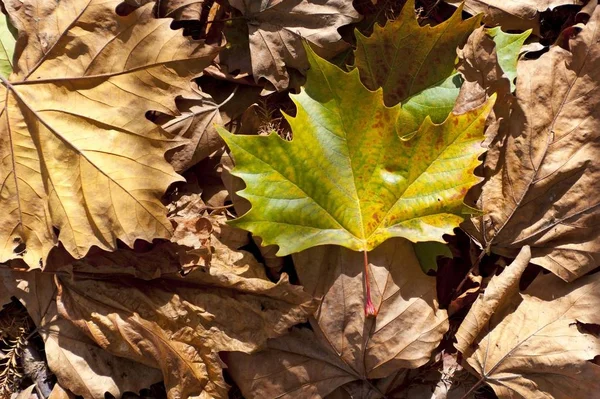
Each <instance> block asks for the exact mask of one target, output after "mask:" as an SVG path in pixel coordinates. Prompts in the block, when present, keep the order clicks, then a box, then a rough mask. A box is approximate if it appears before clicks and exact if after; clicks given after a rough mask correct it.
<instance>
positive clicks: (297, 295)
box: [57, 257, 313, 398]
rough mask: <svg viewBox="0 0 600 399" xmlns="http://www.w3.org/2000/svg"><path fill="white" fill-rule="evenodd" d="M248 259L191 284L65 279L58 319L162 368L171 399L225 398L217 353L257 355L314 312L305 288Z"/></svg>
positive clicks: (218, 267) (196, 275) (209, 271)
mask: <svg viewBox="0 0 600 399" xmlns="http://www.w3.org/2000/svg"><path fill="white" fill-rule="evenodd" d="M248 259H249V258H248V257H243V258H242V262H236V263H235V264H230V265H225V264H221V263H220V262H212V263H211V265H210V268H201V269H199V270H197V271H195V272H192V273H190V274H189V275H187V277H185V278H183V277H180V276H178V275H172V276H163V277H162V278H160V279H155V280H151V281H142V280H138V279H135V278H119V279H118V280H109V279H98V280H94V279H92V278H77V276H76V277H75V280H68V279H64V278H60V279H59V296H58V300H57V301H58V305H59V311H60V313H61V315H63V316H64V317H66V318H68V319H69V320H71V321H72V322H73V323H74V324H75V325H77V326H78V327H79V328H80V329H81V330H82V331H84V332H85V333H86V334H87V335H88V336H90V337H91V338H92V339H93V340H94V341H95V342H96V343H97V344H98V345H100V346H101V347H103V348H104V349H106V350H107V351H109V352H110V353H112V354H115V355H117V356H120V357H126V358H129V359H132V360H135V361H137V362H140V363H143V364H146V365H149V366H151V367H159V368H160V369H161V370H162V372H163V377H164V380H165V385H166V387H167V391H168V394H169V397H170V398H187V397H195V396H199V397H202V398H204V397H206V398H208V397H215V398H226V397H227V385H226V383H225V381H224V379H223V376H222V372H221V367H222V366H221V361H220V360H219V356H218V352H219V351H231V350H236V351H243V352H251V351H254V350H257V349H258V348H260V347H261V346H262V345H263V344H264V343H265V342H266V340H267V338H272V337H276V336H278V335H281V334H283V333H285V332H286V331H287V329H288V328H289V327H291V326H292V325H294V324H296V323H299V322H302V321H304V320H306V317H307V315H308V314H309V313H310V311H311V310H312V309H313V308H312V307H311V305H310V303H311V298H310V296H308V295H307V294H305V293H303V291H302V288H301V287H295V286H291V285H290V284H289V283H288V281H287V279H286V278H285V277H284V278H283V279H282V280H281V281H280V282H279V283H277V284H274V283H271V282H270V281H268V280H267V279H266V277H265V275H264V271H263V268H262V266H261V265H259V264H258V263H256V262H254V263H244V262H243V261H247V260H248ZM232 321H235V322H232Z"/></svg>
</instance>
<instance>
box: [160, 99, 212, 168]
mask: <svg viewBox="0 0 600 399" xmlns="http://www.w3.org/2000/svg"><path fill="white" fill-rule="evenodd" d="M179 107H180V108H183V109H182V110H181V111H182V114H181V115H179V116H177V117H175V118H173V119H171V120H169V121H168V122H165V123H164V124H163V125H162V128H163V129H165V130H166V131H167V132H169V133H171V134H173V135H174V136H176V137H181V138H184V139H186V140H188V141H187V142H186V144H185V145H184V146H181V147H179V148H176V149H174V150H172V152H170V153H169V154H168V156H167V158H168V160H169V162H170V163H171V165H173V168H174V169H175V170H176V171H177V172H181V171H184V170H186V169H188V168H189V167H191V166H193V165H195V164H197V163H198V162H199V161H201V160H203V159H204V158H206V157H208V156H209V155H210V154H211V153H213V152H215V151H216V150H218V149H219V148H220V147H222V146H223V140H222V139H221V137H220V136H219V134H218V133H217V130H216V129H215V125H222V124H223V120H222V119H221V114H220V113H219V105H218V104H216V103H215V102H214V100H213V99H212V98H211V97H210V96H208V95H206V94H205V95H204V98H202V99H200V100H187V101H185V103H183V104H179Z"/></svg>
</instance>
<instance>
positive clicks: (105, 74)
mask: <svg viewBox="0 0 600 399" xmlns="http://www.w3.org/2000/svg"><path fill="white" fill-rule="evenodd" d="M118 4H119V1H118V0H116V1H108V2H106V1H100V0H76V1H74V2H48V1H39V2H38V1H36V0H31V1H26V2H20V1H7V2H5V6H6V8H7V10H8V13H9V16H10V18H11V21H13V23H14V24H15V27H16V28H17V29H18V31H19V38H18V41H17V44H16V52H15V54H16V56H15V71H14V73H13V74H12V75H11V78H10V81H8V80H6V79H4V78H2V88H1V90H2V93H1V99H2V100H1V101H2V103H1V104H0V106H1V110H2V111H1V113H2V121H1V123H0V143H2V144H1V145H0V148H1V150H0V151H1V156H2V167H1V168H0V181H2V186H1V188H0V194H1V195H0V210H2V213H3V215H4V217H3V220H2V225H1V227H0V242H1V243H2V244H1V245H0V247H1V249H0V261H2V262H4V261H7V260H9V259H14V258H22V259H23V260H25V262H26V263H27V264H28V265H29V266H30V267H40V265H41V266H42V267H43V265H44V263H45V259H46V257H47V254H48V252H49V251H50V249H51V248H52V247H53V246H55V244H56V239H57V237H56V236H55V233H54V231H53V228H57V229H58V230H59V231H60V234H59V236H58V239H59V240H60V241H61V242H62V243H63V245H64V246H65V248H66V249H67V250H68V251H69V252H70V253H71V254H73V255H74V256H75V257H82V256H84V255H85V254H86V253H87V251H88V250H89V248H90V247H91V246H92V245H96V246H98V247H100V248H103V249H107V250H114V249H115V248H116V240H117V239H120V240H121V241H123V242H124V243H126V244H128V245H130V246H131V245H132V244H133V242H134V240H136V239H144V240H148V241H150V240H152V239H154V238H157V237H165V238H167V237H169V236H170V234H171V231H172V228H171V225H170V223H169V221H168V220H167V218H166V215H165V210H164V206H163V205H162V204H161V202H160V196H161V195H162V194H163V193H164V191H165V189H166V188H167V186H168V185H169V184H171V183H172V182H174V181H177V180H180V179H181V178H180V177H179V176H178V175H177V174H176V173H174V172H173V169H172V167H171V166H170V165H169V164H168V163H167V162H166V161H165V160H164V152H165V151H166V150H167V149H169V148H172V147H174V146H175V145H177V143H178V141H177V140H173V139H171V136H170V135H168V134H167V133H165V131H164V130H162V129H160V128H159V127H157V126H156V125H154V124H153V123H152V122H150V121H149V120H147V119H146V118H145V113H146V112H147V111H148V110H150V109H152V110H156V111H159V112H162V113H165V114H169V115H178V114H179V111H178V110H177V107H176V106H175V102H174V97H175V96H177V95H184V96H185V95H189V96H192V95H195V93H194V92H193V91H192V89H191V86H190V79H191V78H192V77H193V76H194V75H196V74H198V73H199V72H200V71H201V70H202V69H203V68H204V67H205V66H207V65H208V63H209V62H210V60H211V59H212V58H213V57H214V56H215V55H216V53H217V51H218V49H217V48H214V47H210V46H206V45H204V43H203V42H193V41H191V40H190V39H188V38H185V37H183V36H182V35H181V32H176V31H173V30H171V29H170V28H169V24H170V22H171V20H169V19H154V18H153V17H152V4H147V5H146V6H143V7H141V8H139V9H137V10H135V11H134V12H132V13H131V14H129V15H127V16H125V17H121V16H118V15H116V14H115V13H114V10H115V8H116V6H117V5H118ZM32 27H35V28H36V29H35V30H32Z"/></svg>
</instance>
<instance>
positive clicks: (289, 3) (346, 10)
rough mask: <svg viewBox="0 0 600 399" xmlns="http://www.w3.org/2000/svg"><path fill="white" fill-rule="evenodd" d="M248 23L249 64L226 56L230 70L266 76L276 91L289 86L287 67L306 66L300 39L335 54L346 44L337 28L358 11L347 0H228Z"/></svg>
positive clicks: (298, 67) (350, 21) (352, 20)
mask: <svg viewBox="0 0 600 399" xmlns="http://www.w3.org/2000/svg"><path fill="white" fill-rule="evenodd" d="M229 3H230V4H231V5H232V6H233V7H235V8H236V9H238V10H239V11H240V12H241V13H242V15H243V16H244V18H245V20H246V22H247V24H248V34H249V35H250V53H249V55H250V59H249V60H248V61H249V62H248V63H249V64H251V65H245V64H240V59H239V57H233V56H231V57H229V58H232V59H233V61H235V62H236V64H235V65H233V64H232V65H230V67H229V70H230V71H233V70H235V69H240V70H241V72H251V73H252V74H253V75H254V79H255V80H256V81H257V82H258V80H259V79H261V78H265V79H267V80H268V81H269V82H270V83H271V84H272V85H273V86H275V88H276V89H277V90H284V89H286V88H287V87H288V84H289V81H290V75H289V72H288V70H287V68H294V69H297V70H299V71H301V72H304V71H306V70H307V69H308V61H307V58H306V54H305V52H304V48H303V46H302V39H303V38H304V39H306V40H308V41H309V42H311V43H313V44H314V45H315V46H316V48H317V52H318V51H319V50H318V49H321V51H322V52H328V53H330V54H335V53H337V52H339V51H341V50H343V49H344V48H346V47H348V44H347V43H345V42H344V41H343V40H342V37H341V36H340V34H339V33H338V31H337V29H338V28H339V27H341V26H343V25H347V24H349V23H352V22H356V21H358V20H359V19H360V16H359V14H358V13H357V12H356V10H355V9H354V7H353V6H352V2H349V1H346V0H329V1H327V2H323V1H317V0H278V1H266V2H265V1H262V2H261V1H253V0H230V1H229Z"/></svg>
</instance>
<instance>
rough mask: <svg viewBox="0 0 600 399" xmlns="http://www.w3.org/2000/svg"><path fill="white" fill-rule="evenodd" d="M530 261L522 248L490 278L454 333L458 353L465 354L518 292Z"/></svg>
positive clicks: (526, 251) (527, 248) (524, 248)
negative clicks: (506, 265)
mask: <svg viewBox="0 0 600 399" xmlns="http://www.w3.org/2000/svg"><path fill="white" fill-rule="evenodd" d="M530 260H531V251H530V249H529V247H528V246H525V247H523V249H522V250H521V252H519V255H518V256H517V257H516V258H515V260H514V261H513V262H512V263H511V264H510V266H508V267H507V268H505V269H504V270H503V271H502V273H501V274H500V275H498V276H494V277H492V279H491V281H490V282H489V284H488V286H487V287H486V288H485V291H484V292H483V293H481V294H480V295H479V297H478V298H477V299H476V300H475V303H473V306H472V307H471V309H470V310H469V313H468V314H467V316H466V317H465V318H464V320H463V322H462V323H461V325H460V327H459V329H458V331H457V332H456V334H455V336H456V341H457V342H456V344H454V346H455V347H456V349H458V350H459V351H460V352H463V353H464V352H466V351H467V349H468V346H469V345H471V343H472V342H473V341H474V340H475V339H476V338H477V336H479V334H480V333H481V331H483V330H484V329H485V328H486V326H487V324H488V322H489V321H490V319H491V318H492V315H493V314H494V313H495V312H496V311H497V310H498V309H499V308H500V307H501V306H502V304H503V303H504V302H507V301H510V299H511V297H512V296H514V295H516V294H517V293H518V291H519V279H520V278H521V275H522V274H523V272H524V271H525V268H526V267H527V265H528V264H529V261H530Z"/></svg>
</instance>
